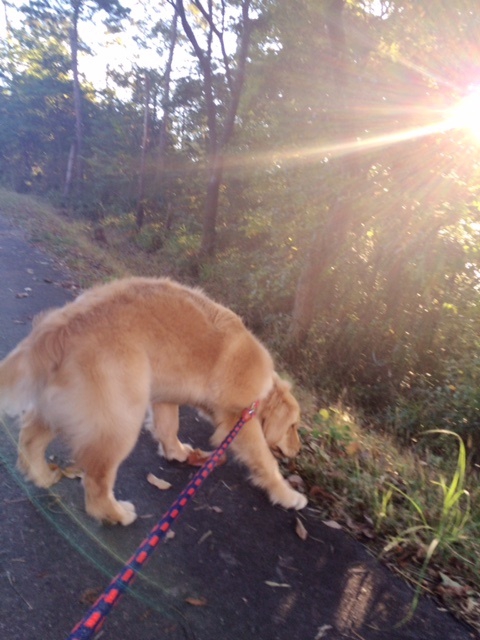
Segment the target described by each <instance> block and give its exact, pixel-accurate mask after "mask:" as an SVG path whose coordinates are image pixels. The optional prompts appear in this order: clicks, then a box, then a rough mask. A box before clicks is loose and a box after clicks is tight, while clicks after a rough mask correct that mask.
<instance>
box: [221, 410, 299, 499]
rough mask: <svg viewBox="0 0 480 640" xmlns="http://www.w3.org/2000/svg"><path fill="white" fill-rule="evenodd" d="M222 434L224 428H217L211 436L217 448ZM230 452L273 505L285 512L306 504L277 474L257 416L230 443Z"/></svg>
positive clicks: (276, 466) (276, 464) (277, 468)
mask: <svg viewBox="0 0 480 640" xmlns="http://www.w3.org/2000/svg"><path fill="white" fill-rule="evenodd" d="M230 421H231V420H230ZM230 421H229V422H230ZM222 422H223V424H225V422H224V421H222ZM232 426H233V424H232ZM224 435H225V433H224V431H223V429H222V428H220V429H218V430H217V432H216V433H215V435H214V440H213V442H214V444H215V445H218V444H219V442H221V440H222V439H223V437H224ZM232 451H233V453H234V455H235V457H236V458H238V459H239V460H241V461H242V462H243V463H244V464H245V465H246V466H247V467H248V469H249V470H250V473H251V476H250V477H251V480H252V482H253V483H254V484H255V485H257V486H258V487H261V488H262V489H264V490H265V491H266V492H267V494H268V496H269V498H270V500H271V501H272V503H273V504H279V505H281V506H282V507H285V508H286V509H303V508H304V507H305V506H306V505H307V502H308V501H307V498H306V497H305V496H304V495H303V494H301V493H299V492H298V491H295V489H293V488H292V487H291V486H290V484H289V483H288V482H287V481H286V480H285V478H283V476H282V474H281V473H280V469H279V467H278V463H277V461H276V460H275V458H274V456H273V454H272V452H271V451H270V448H269V447H268V444H267V442H266V440H265V436H264V434H263V431H262V427H261V425H260V422H259V421H258V419H257V418H256V417H253V418H252V419H251V420H249V421H248V422H247V423H246V424H245V425H244V427H243V428H242V430H241V431H240V433H239V434H238V436H237V437H236V439H235V440H234V441H233V443H232Z"/></svg>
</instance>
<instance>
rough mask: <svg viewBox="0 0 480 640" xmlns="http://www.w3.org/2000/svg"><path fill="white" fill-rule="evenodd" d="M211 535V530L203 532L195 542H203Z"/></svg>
mask: <svg viewBox="0 0 480 640" xmlns="http://www.w3.org/2000/svg"><path fill="white" fill-rule="evenodd" d="M211 535H213V531H211V530H210V531H207V532H206V533H204V534H203V536H202V537H201V538H200V540H199V541H198V542H197V544H203V543H204V542H205V540H207V538H209V537H210V536H211Z"/></svg>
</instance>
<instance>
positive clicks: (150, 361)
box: [0, 278, 307, 525]
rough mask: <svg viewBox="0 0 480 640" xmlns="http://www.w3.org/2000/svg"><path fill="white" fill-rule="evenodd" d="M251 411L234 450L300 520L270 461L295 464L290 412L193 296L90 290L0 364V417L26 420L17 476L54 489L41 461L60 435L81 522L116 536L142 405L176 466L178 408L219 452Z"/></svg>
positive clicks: (249, 349) (261, 369)
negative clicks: (199, 422)
mask: <svg viewBox="0 0 480 640" xmlns="http://www.w3.org/2000/svg"><path fill="white" fill-rule="evenodd" d="M257 399H258V400H260V408H259V411H258V415H257V416H256V417H255V418H253V419H252V420H250V421H249V422H248V423H247V424H246V425H245V426H244V427H243V429H242V431H241V432H240V434H239V435H238V436H237V438H236V440H235V441H234V443H233V445H232V449H233V451H234V454H235V455H236V457H237V458H238V459H240V460H241V461H243V462H244V463H245V464H246V465H247V467H248V468H249V470H250V473H251V477H252V480H253V482H254V483H255V484H256V485H258V486H260V487H262V488H264V489H265V490H266V491H267V493H268V495H269V497H270V499H271V501H272V502H273V503H278V504H281V505H282V506H284V507H287V508H296V509H301V508H303V507H304V506H305V505H306V502H307V501H306V498H305V497H304V496H303V495H301V494H300V493H298V492H296V491H294V490H293V489H292V488H291V487H290V485H289V484H288V483H287V482H286V481H285V480H284V479H283V478H282V476H281V474H280V471H279V468H278V464H277V462H276V460H275V458H274V456H273V454H272V451H273V452H275V453H279V454H281V455H283V456H289V457H291V456H295V455H296V454H297V453H298V450H299V446H300V442H299V438H298V434H297V426H298V421H299V407H298V404H297V402H296V400H295V399H294V397H293V396H292V394H291V393H290V388H289V385H288V384H287V383H286V382H284V381H282V380H280V378H279V377H278V376H277V374H276V373H275V372H274V368H273V363H272V359H271V357H270V355H269V353H268V351H267V350H266V349H265V347H263V345H262V344H261V343H260V342H259V341H258V340H257V339H256V338H255V337H254V336H253V335H252V334H251V333H250V332H249V331H248V330H247V329H246V328H245V326H244V324H243V323H242V321H241V320H240V318H239V317H238V316H237V315H235V314H234V313H233V312H232V311H230V310H228V309H226V308H225V307H223V306H221V305H219V304H216V303H215V302H213V301H212V300H210V299H209V298H207V297H206V296H205V295H204V294H203V293H202V292H200V291H199V290H196V289H190V288H187V287H184V286H181V285H179V284H177V283H175V282H172V281H170V280H167V279H154V278H129V279H125V280H118V281H115V282H113V283H110V284H106V285H103V286H99V287H96V288H93V289H91V290H89V291H87V292H86V293H84V294H82V295H81V296H80V297H79V298H77V300H75V301H74V302H72V303H70V304H67V305H66V306H65V307H63V308H61V309H56V310H53V311H48V312H46V313H44V314H42V315H41V316H40V317H39V318H38V319H37V320H36V321H35V322H34V326H33V329H32V331H31V333H30V335H29V336H28V337H27V338H25V339H24V340H23V341H22V342H20V344H19V345H18V346H17V347H16V348H15V349H14V350H13V351H12V352H11V353H10V354H9V355H8V356H7V357H6V358H5V359H4V360H3V361H2V362H0V411H4V412H7V413H11V414H13V415H16V414H22V419H21V431H20V439H19V456H18V465H19V468H20V469H21V470H22V471H23V472H24V473H25V475H26V476H27V477H28V478H29V479H30V480H32V481H33V482H34V483H35V484H36V485H38V486H40V487H49V486H51V485H52V484H53V483H54V482H56V481H57V480H58V475H57V473H55V472H54V471H52V470H51V469H50V468H49V467H48V465H47V463H46V460H45V450H46V448H47V446H48V444H49V443H50V442H51V441H52V440H53V439H54V438H55V437H56V436H57V435H61V436H62V437H63V438H64V439H65V440H66V442H67V443H68V444H69V446H70V447H71V450H72V453H73V455H74V457H75V460H76V462H77V464H78V465H79V466H80V467H81V468H82V469H83V471H84V488H85V502H86V510H87V512H88V513H89V514H90V515H91V516H93V517H95V518H97V519H99V520H104V521H109V522H112V523H117V522H120V523H122V524H124V525H127V524H130V523H131V522H133V521H134V520H135V518H136V514H135V508H134V506H133V505H132V504H131V503H129V502H121V501H117V500H116V499H115V497H114V493H113V488H114V483H115V479H116V475H117V470H118V467H119V466H120V464H121V463H122V462H123V460H125V458H126V457H127V456H128V455H129V453H130V452H131V450H132V449H133V447H134V446H135V443H136V441H137V439H138V436H139V433H140V430H141V427H142V423H143V421H144V417H145V414H146V411H147V410H148V407H149V406H150V405H151V406H152V413H153V417H154V425H153V427H152V433H153V434H154V436H155V438H156V439H157V440H158V442H159V443H160V447H161V450H162V451H163V454H164V455H165V457H166V458H167V459H169V460H173V459H175V460H180V461H184V460H185V459H186V458H187V456H188V453H189V451H190V448H189V447H188V445H184V444H182V443H181V442H180V441H179V439H178V405H180V404H189V405H193V406H197V407H201V408H202V409H204V410H205V411H206V412H207V413H208V414H209V416H210V417H211V419H212V422H213V424H214V426H215V434H214V437H213V443H214V444H215V445H217V444H219V443H220V442H221V441H222V440H223V438H224V437H225V435H226V434H227V433H228V432H229V430H230V429H231V428H232V427H233V425H234V424H235V423H236V421H237V420H238V418H239V416H240V414H241V412H242V410H243V409H244V408H245V407H249V406H250V405H251V404H252V402H253V401H254V400H257Z"/></svg>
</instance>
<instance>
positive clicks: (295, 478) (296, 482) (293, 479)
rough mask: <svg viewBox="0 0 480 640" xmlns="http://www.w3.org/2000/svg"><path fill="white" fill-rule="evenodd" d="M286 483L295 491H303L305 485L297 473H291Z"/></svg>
mask: <svg viewBox="0 0 480 640" xmlns="http://www.w3.org/2000/svg"><path fill="white" fill-rule="evenodd" d="M287 482H288V483H289V484H290V486H291V487H293V488H294V489H296V490H297V491H305V483H304V481H303V478H301V477H300V476H299V475H298V473H292V474H291V475H289V476H288V478H287Z"/></svg>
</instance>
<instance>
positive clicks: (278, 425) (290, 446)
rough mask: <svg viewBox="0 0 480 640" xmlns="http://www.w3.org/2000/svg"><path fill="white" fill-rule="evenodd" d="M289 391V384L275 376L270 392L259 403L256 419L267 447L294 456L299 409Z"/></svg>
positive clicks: (296, 450)
mask: <svg viewBox="0 0 480 640" xmlns="http://www.w3.org/2000/svg"><path fill="white" fill-rule="evenodd" d="M290 389H291V385H290V383H289V382H287V381H286V380H281V379H280V378H279V377H278V375H277V374H275V377H274V381H273V387H272V390H271V392H270V393H269V395H268V396H267V397H266V398H265V400H264V401H263V402H262V403H261V405H260V411H259V416H258V417H259V420H260V423H261V425H262V429H263V433H264V435H265V439H266V441H267V443H268V445H269V446H270V447H271V448H275V447H281V449H282V450H284V449H287V450H288V451H284V453H285V455H290V454H291V455H296V453H297V452H298V448H299V440H298V434H297V426H298V420H299V417H300V409H299V406H298V403H297V401H296V400H295V398H294V397H293V395H292V393H291V392H290Z"/></svg>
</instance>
